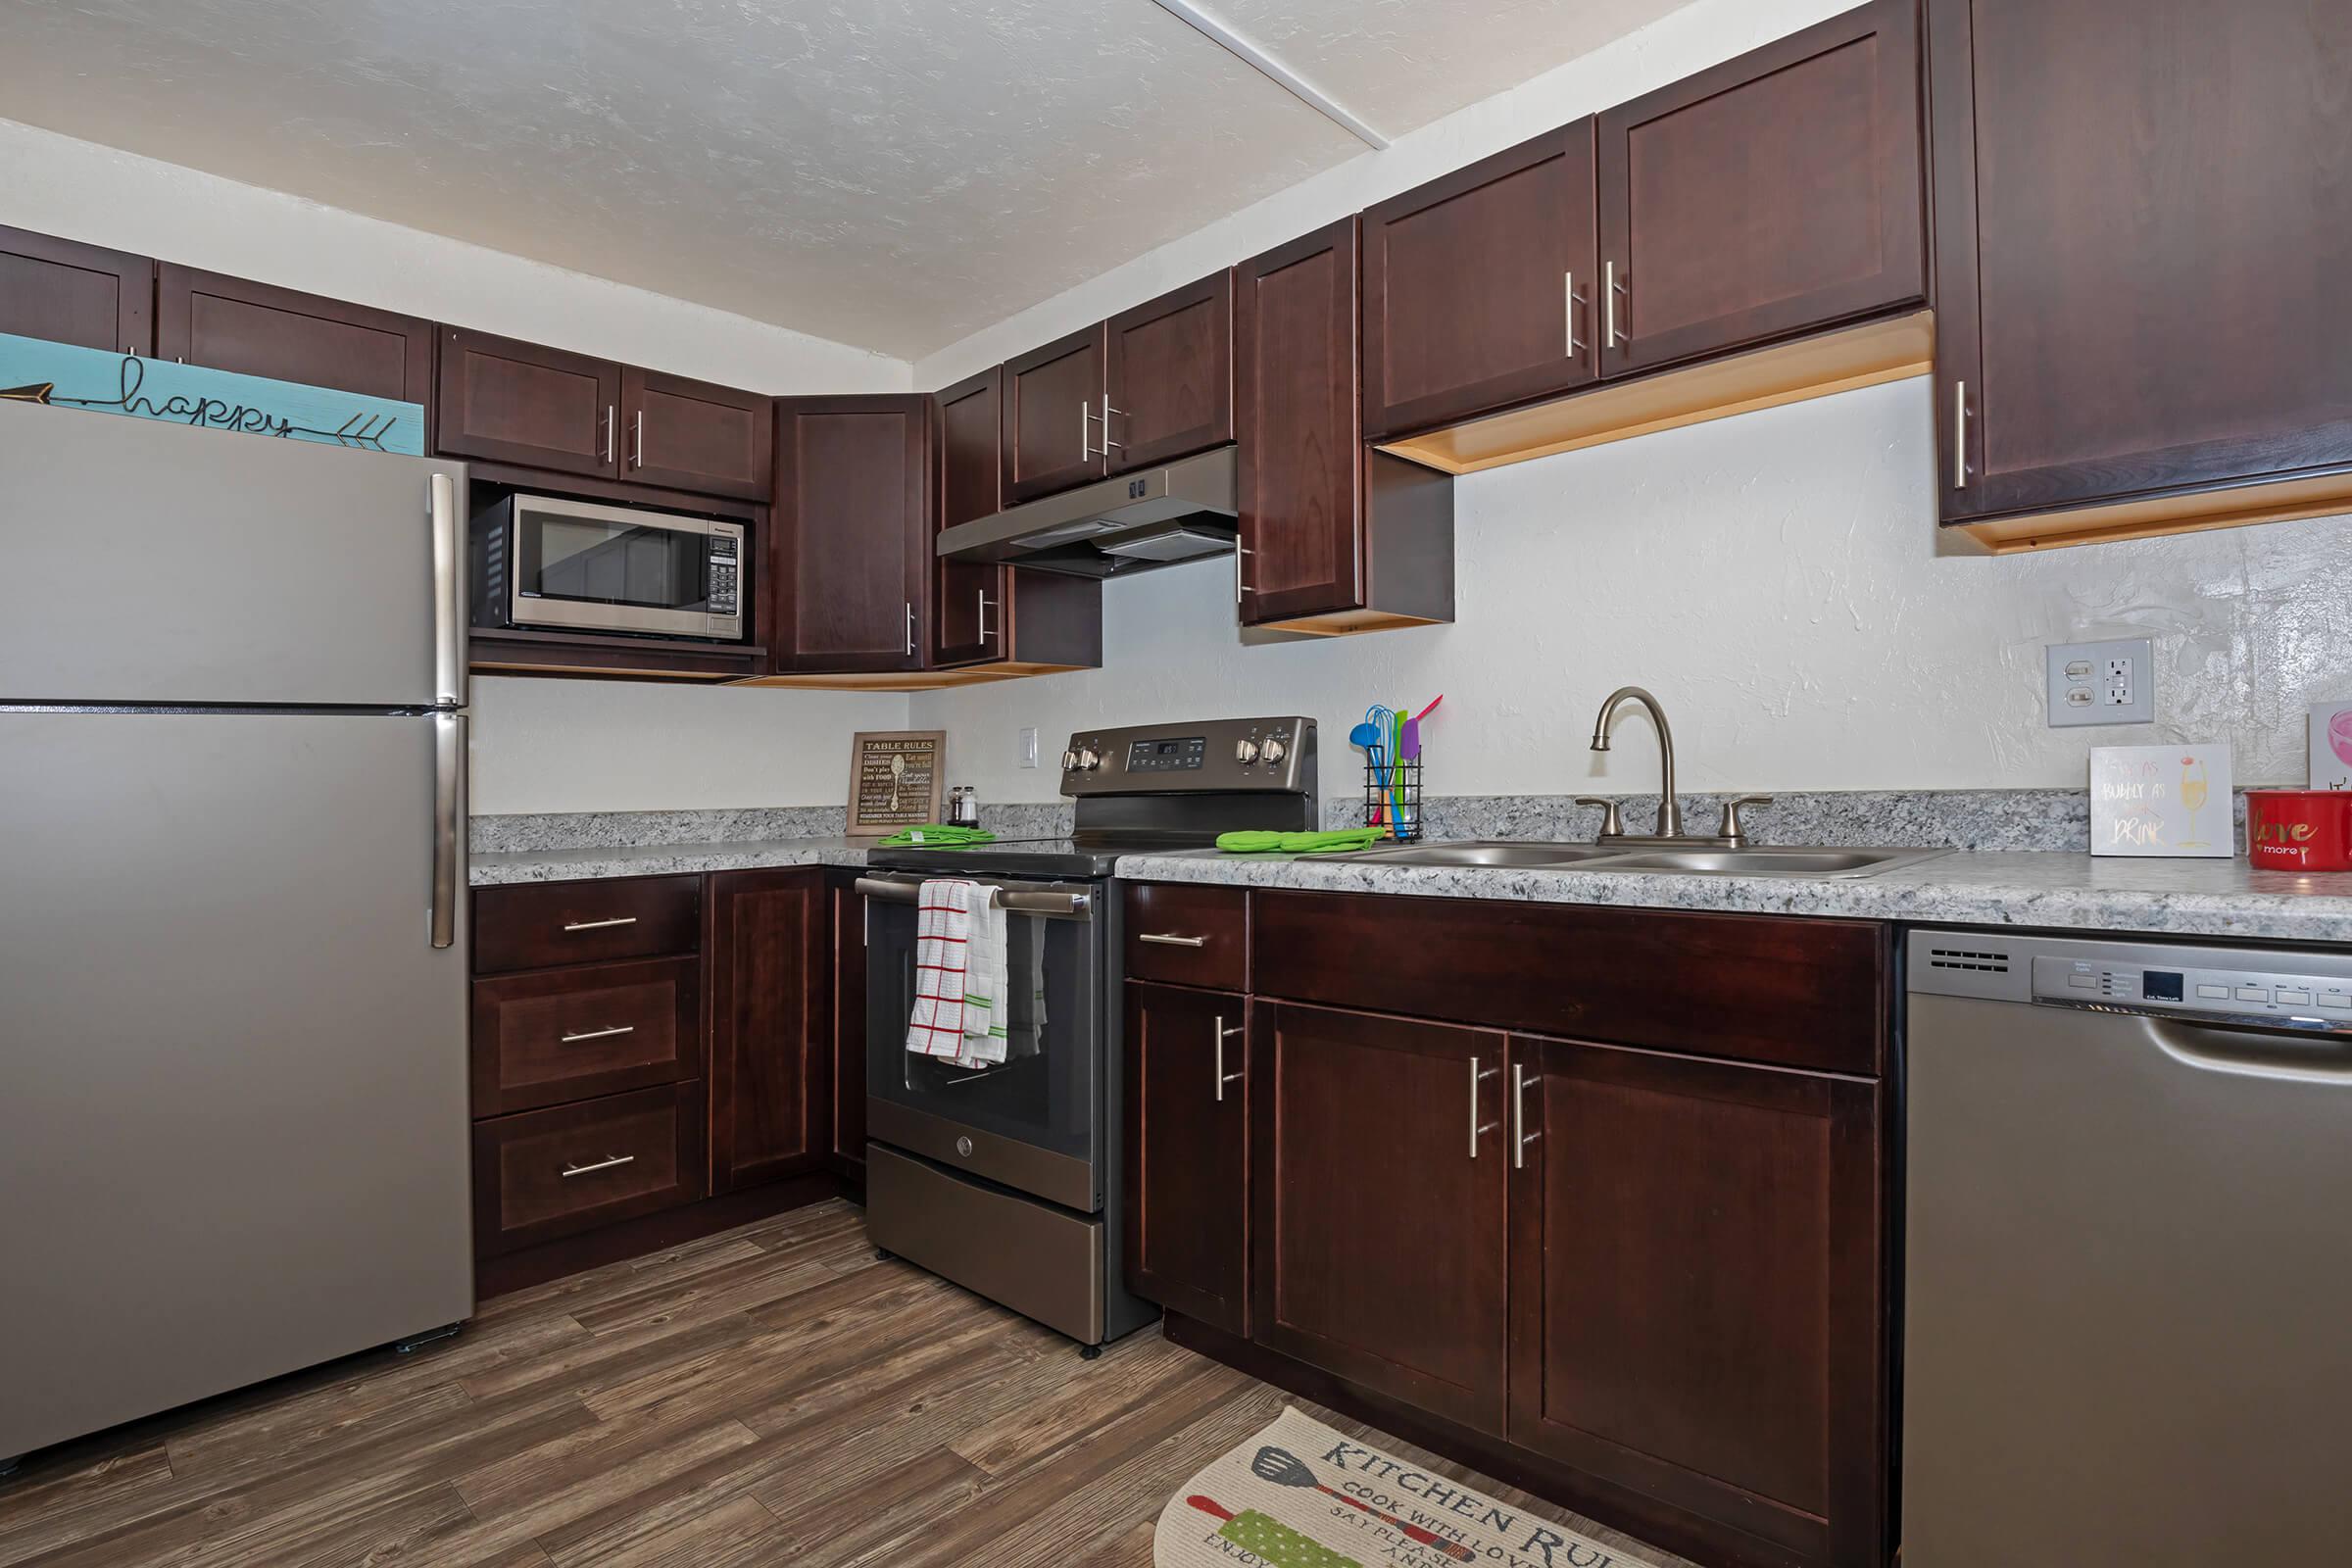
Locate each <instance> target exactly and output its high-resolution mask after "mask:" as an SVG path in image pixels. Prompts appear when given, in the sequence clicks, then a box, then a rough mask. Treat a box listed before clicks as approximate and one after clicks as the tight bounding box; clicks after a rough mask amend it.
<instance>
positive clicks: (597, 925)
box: [564, 914, 637, 931]
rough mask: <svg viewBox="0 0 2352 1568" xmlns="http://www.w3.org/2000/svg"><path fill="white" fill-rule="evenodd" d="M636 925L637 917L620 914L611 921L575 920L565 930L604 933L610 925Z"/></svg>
mask: <svg viewBox="0 0 2352 1568" xmlns="http://www.w3.org/2000/svg"><path fill="white" fill-rule="evenodd" d="M636 923H637V917H636V916H635V915H633V914H619V915H614V916H613V918H612V919H610V920H574V921H572V922H571V924H569V925H567V926H565V927H564V930H566V931H602V930H603V929H605V927H607V926H609V925H635V924H636Z"/></svg>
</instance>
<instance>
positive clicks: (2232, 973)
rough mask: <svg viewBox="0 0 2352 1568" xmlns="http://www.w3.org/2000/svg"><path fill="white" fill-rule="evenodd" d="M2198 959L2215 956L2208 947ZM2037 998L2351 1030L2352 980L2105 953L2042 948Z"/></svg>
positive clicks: (2127, 1009)
mask: <svg viewBox="0 0 2352 1568" xmlns="http://www.w3.org/2000/svg"><path fill="white" fill-rule="evenodd" d="M2182 956H2184V957H2186V956H2192V955H2191V954H2188V953H2184V954H2183V955H2182ZM2193 956H2196V957H2199V958H2206V959H2210V958H2211V957H2212V956H2214V955H2212V954H2211V953H2209V952H2208V953H2195V954H2193ZM2263 956H2266V957H2268V956H2271V955H2267V954H2266V955H2263ZM2034 1001H2035V1002H2047V1003H2055V1004H2057V1005H2061V1006H2087V1007H2095V1008H2101V1009H2109V1010H2113V1011H2117V1012H2159V1013H2166V1014H2171V1015H2174V1016H2184V1015H2185V1016H2211V1017H2213V1018H2215V1019H2217V1020H2218V1019H2234V1020H2238V1021H2241V1022H2243V1021H2256V1022H2262V1023H2268V1024H2271V1025H2274V1026H2283V1027H2286V1028H2290V1029H2292V1028H2299V1029H2321V1028H2326V1029H2352V977H2347V976H2343V975H2333V976H2329V975H2317V974H2296V973H2291V972H2280V971H2278V970H2276V969H2269V968H2260V969H2256V968H2237V967H2229V968H2217V967H2206V966H2201V965H2197V964H2190V963H2180V964H2163V963H2149V962H2133V961H2120V962H2119V961H2114V960H2111V959H2108V958H2105V957H2104V956H2073V957H2069V956H2054V955H2050V954H2046V953H2045V954H2037V955H2035V956H2034Z"/></svg>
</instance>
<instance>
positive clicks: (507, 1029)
mask: <svg viewBox="0 0 2352 1568" xmlns="http://www.w3.org/2000/svg"><path fill="white" fill-rule="evenodd" d="M701 1005H702V965H701V963H700V962H699V961H698V960H696V959H694V958H660V959H655V960H652V961H650V962H642V963H608V964H598V965H596V966H594V967H592V968H585V969H551V970H547V971H544V972H541V973H538V974H518V975H509V976H506V977H504V978H502V979H497V980H476V981H475V982H474V983H473V1113H474V1115H476V1116H503V1115H505V1114H507V1113H508V1112H510V1111H516V1110H530V1109H533V1108H535V1107H537V1106H540V1105H560V1104H563V1103H566V1102H568V1101H574V1100H591V1099H594V1098H595V1097H597V1096H599V1095H613V1094H618V1093H619V1092H620V1091H622V1090H624V1089H644V1088H648V1087H650V1086H652V1085H654V1084H668V1083H676V1082H677V1081H679V1080H680V1079H683V1078H694V1077H698V1076H700V1073H699V1070H698V1065H699V1058H700V1056H701V1053H700V1052H699V1051H697V1050H696V1044H697V1041H698V1040H699V1038H700V1036H701V1029H700V1027H699V1026H700V1024H701V1021H702V1020H701Z"/></svg>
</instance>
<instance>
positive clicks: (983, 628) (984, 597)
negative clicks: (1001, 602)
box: [975, 588, 1005, 642]
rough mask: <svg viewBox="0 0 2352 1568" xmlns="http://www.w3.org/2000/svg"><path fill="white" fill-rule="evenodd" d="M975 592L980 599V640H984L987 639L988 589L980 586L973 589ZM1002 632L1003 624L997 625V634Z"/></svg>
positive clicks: (1003, 629) (1001, 634)
mask: <svg viewBox="0 0 2352 1568" xmlns="http://www.w3.org/2000/svg"><path fill="white" fill-rule="evenodd" d="M975 592H976V594H977V595H978V597H979V600H980V640H981V641H982V642H986V641H988V590H987V589H985V588H981V589H977V590H975ZM1004 632H1005V628H1004V627H1003V626H999V627H998V628H997V634H998V635H999V636H1003V635H1004Z"/></svg>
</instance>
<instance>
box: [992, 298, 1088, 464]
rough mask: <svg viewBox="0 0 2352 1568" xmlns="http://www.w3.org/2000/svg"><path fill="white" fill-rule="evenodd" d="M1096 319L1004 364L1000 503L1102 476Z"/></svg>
mask: <svg viewBox="0 0 2352 1568" xmlns="http://www.w3.org/2000/svg"><path fill="white" fill-rule="evenodd" d="M1103 471H1104V469H1103V327H1102V325H1101V324H1100V323H1098V324H1096V325H1094V326H1090V327H1088V328H1086V329H1085V330H1084V331H1081V332H1072V333H1071V334H1070V335H1069V336H1068V337H1064V338H1056V339H1054V341H1053V342H1051V343H1048V344H1046V345H1045V346H1044V347H1043V348H1036V349H1031V350H1030V351H1029V352H1028V353H1026V354H1024V355H1021V356H1020V357H1019V358H1018V359H1013V360H1007V361H1005V505H1006V506H1012V505H1015V504H1017V503H1019V502H1023V501H1034V500H1036V499H1037V498H1038V497H1039V496H1050V495H1053V494H1054V492H1056V491H1059V490H1067V489H1069V488H1070V487H1071V486H1073V485H1080V484H1084V483H1086V482H1087V481H1088V480H1089V479H1100V478H1102V477H1103Z"/></svg>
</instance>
